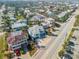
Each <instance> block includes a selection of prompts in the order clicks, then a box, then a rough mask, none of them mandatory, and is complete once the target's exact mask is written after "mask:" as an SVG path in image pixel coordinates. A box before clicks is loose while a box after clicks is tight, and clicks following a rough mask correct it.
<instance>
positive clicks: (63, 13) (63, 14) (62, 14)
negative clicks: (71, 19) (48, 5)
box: [58, 11, 67, 18]
mask: <svg viewBox="0 0 79 59" xmlns="http://www.w3.org/2000/svg"><path fill="white" fill-rule="evenodd" d="M66 13H67V11H65V12H61V13H60V14H59V15H58V17H59V18H61V17H63V16H65V14H66Z"/></svg>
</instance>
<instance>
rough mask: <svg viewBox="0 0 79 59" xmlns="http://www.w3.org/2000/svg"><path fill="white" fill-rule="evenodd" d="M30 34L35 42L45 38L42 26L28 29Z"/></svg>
mask: <svg viewBox="0 0 79 59" xmlns="http://www.w3.org/2000/svg"><path fill="white" fill-rule="evenodd" d="M28 33H29V35H30V36H31V38H32V39H33V40H37V39H41V38H44V37H45V35H46V34H45V31H44V28H43V27H42V26H39V25H34V26H33V27H30V28H29V29H28Z"/></svg>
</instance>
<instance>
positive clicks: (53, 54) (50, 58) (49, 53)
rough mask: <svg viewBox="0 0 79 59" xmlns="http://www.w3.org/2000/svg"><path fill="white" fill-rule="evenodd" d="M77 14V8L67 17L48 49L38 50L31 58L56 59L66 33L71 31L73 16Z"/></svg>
mask: <svg viewBox="0 0 79 59" xmlns="http://www.w3.org/2000/svg"><path fill="white" fill-rule="evenodd" d="M78 14H79V11H78V10H77V11H76V12H74V15H72V16H71V17H70V18H69V19H70V20H69V21H67V24H66V25H65V28H64V29H63V30H62V32H61V33H60V35H59V36H58V37H57V38H56V39H55V41H54V42H53V43H51V44H50V45H49V47H48V49H46V50H43V51H40V52H39V53H38V54H37V55H36V56H34V57H32V58H31V59H57V55H58V50H59V49H60V47H61V46H62V44H63V43H64V40H65V38H66V36H67V34H68V33H69V32H71V30H72V28H73V25H74V23H75V20H76V19H75V16H76V15H78Z"/></svg>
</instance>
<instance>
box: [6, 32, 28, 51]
mask: <svg viewBox="0 0 79 59" xmlns="http://www.w3.org/2000/svg"><path fill="white" fill-rule="evenodd" d="M27 39H28V34H27V32H26V31H25V32H24V31H15V32H11V33H10V34H9V35H8V38H7V42H8V46H9V50H12V51H16V50H17V49H19V50H21V49H23V51H25V52H26V51H27V45H28V42H27Z"/></svg>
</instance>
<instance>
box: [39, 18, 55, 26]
mask: <svg viewBox="0 0 79 59" xmlns="http://www.w3.org/2000/svg"><path fill="white" fill-rule="evenodd" d="M41 24H42V26H43V27H44V28H48V27H54V26H55V19H53V18H46V19H45V21H44V22H42V23H41Z"/></svg>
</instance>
